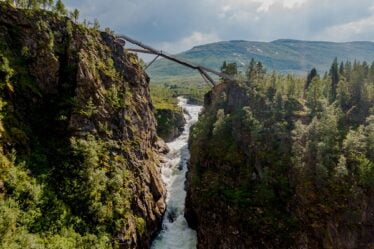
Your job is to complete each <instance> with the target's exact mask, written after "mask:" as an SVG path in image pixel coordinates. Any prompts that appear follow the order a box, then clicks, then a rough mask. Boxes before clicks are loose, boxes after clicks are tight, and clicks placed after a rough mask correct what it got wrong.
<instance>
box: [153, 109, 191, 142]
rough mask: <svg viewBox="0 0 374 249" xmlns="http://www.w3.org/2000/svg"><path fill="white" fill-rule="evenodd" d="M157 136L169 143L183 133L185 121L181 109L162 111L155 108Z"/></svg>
mask: <svg viewBox="0 0 374 249" xmlns="http://www.w3.org/2000/svg"><path fill="white" fill-rule="evenodd" d="M155 114H156V119H157V134H158V135H159V136H160V137H161V138H162V139H163V140H165V142H171V141H173V140H174V139H175V138H177V137H178V136H179V135H180V134H182V132H183V128H184V125H185V123H186V120H185V119H184V116H183V110H182V108H177V109H176V110H175V109H167V108H165V109H163V108H157V107H156V113H155Z"/></svg>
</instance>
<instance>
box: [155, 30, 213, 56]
mask: <svg viewBox="0 0 374 249" xmlns="http://www.w3.org/2000/svg"><path fill="white" fill-rule="evenodd" d="M218 40H220V39H219V37H218V36H217V35H216V34H215V33H202V32H193V33H192V34H191V35H190V36H187V37H184V38H182V39H180V40H179V41H175V42H162V43H160V44H158V48H159V49H161V50H165V51H166V52H168V53H177V52H180V51H184V50H187V49H190V48H192V47H193V46H198V45H202V44H207V43H211V42H215V41H218ZM156 46H157V45H156Z"/></svg>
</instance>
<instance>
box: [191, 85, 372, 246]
mask: <svg viewBox="0 0 374 249" xmlns="http://www.w3.org/2000/svg"><path fill="white" fill-rule="evenodd" d="M277 101H278V102H277V103H278V104H277V105H273V106H272V105H271V104H270V103H271V102H270V101H269V100H267V97H266V96H265V95H261V94H260V93H259V92H256V91H255V90H253V89H252V90H251V89H248V87H245V86H241V85H239V84H236V83H225V84H220V85H217V86H216V87H215V88H214V89H213V90H212V91H211V92H209V93H208V94H207V95H206V97H205V104H204V111H203V113H202V114H201V117H200V119H199V122H198V123H197V124H196V125H195V126H194V127H193V128H192V133H191V137H190V145H189V146H190V150H191V160H190V165H189V168H190V170H189V173H188V193H187V200H186V205H187V208H186V214H185V215H186V218H187V220H188V222H189V224H190V226H191V227H193V228H195V229H196V230H197V234H198V248H199V249H213V248H214V249H224V248H225V249H226V248H230V249H250V248H256V249H257V248H268V249H270V248H278V249H280V248H284V249H290V248H295V249H316V248H321V249H322V248H326V249H327V248H344V249H348V248H349V249H353V248H357V249H361V248H362V249H363V248H373V246H374V234H373V231H374V215H373V207H372V205H371V204H370V203H372V202H373V188H372V187H365V186H363V185H362V184H360V180H357V179H358V178H357V176H356V175H354V174H353V173H352V174H351V175H349V176H347V175H346V176H341V175H339V174H337V173H336V171H338V170H337V169H335V170H334V171H332V173H329V178H328V179H326V178H324V177H323V176H319V177H318V178H314V177H315V175H318V174H319V173H318V172H314V171H312V170H313V168H315V166H313V165H312V169H306V166H304V167H305V168H300V166H297V161H296V159H295V158H297V157H296V156H295V153H296V152H295V151H297V150H296V149H295V148H297V147H298V146H304V145H302V144H303V143H305V141H306V140H305V138H302V139H296V138H295V137H297V136H296V135H297V131H298V130H297V128H295V123H296V121H299V122H300V123H299V126H300V125H302V124H304V125H305V126H308V125H310V124H311V125H313V122H311V119H310V118H308V117H305V116H302V117H301V116H297V115H295V114H294V113H296V112H299V113H300V112H302V111H303V106H302V105H301V104H300V103H298V102H297V101H295V100H294V99H283V100H282V99H279V100H277ZM281 106H282V107H281ZM287 106H288V107H287ZM286 107H287V108H289V109H292V110H291V111H288V112H287V110H286V109H283V108H286ZM314 122H316V120H315V121H314ZM321 122H322V121H321ZM329 126H333V123H332V122H331V123H329ZM320 144H321V143H320ZM301 158H302V156H301ZM304 160H305V162H307V159H304ZM306 164H307V163H305V165H306ZM307 170H310V171H307ZM333 172H335V173H333Z"/></svg>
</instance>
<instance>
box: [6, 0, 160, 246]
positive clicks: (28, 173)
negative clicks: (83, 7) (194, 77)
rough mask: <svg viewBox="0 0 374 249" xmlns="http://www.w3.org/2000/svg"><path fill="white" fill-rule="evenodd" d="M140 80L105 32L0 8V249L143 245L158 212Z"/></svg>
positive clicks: (148, 108) (147, 109) (152, 133)
mask: <svg viewBox="0 0 374 249" xmlns="http://www.w3.org/2000/svg"><path fill="white" fill-rule="evenodd" d="M148 83H149V79H148V77H147V75H146V74H145V72H144V71H143V69H142V67H141V66H140V64H139V63H138V59H137V57H136V56H135V55H133V54H130V53H127V52H126V51H124V49H123V48H122V47H121V46H120V45H118V44H117V43H116V42H115V39H114V37H112V36H111V35H109V34H107V33H100V32H99V31H96V30H94V29H88V28H86V27H84V26H82V25H78V24H75V23H73V22H72V21H70V20H69V19H68V18H66V17H60V16H57V15H56V14H52V13H49V12H45V11H31V10H17V9H14V8H12V7H10V6H8V5H6V4H3V3H0V88H1V92H0V108H1V114H0V118H1V123H0V152H1V153H0V155H1V160H0V247H1V248H20V247H22V246H23V247H24V248H112V247H113V248H148V247H149V244H150V240H151V237H152V235H153V234H154V233H155V231H157V229H158V226H159V224H160V220H161V217H162V214H163V211H164V209H165V204H164V194H165V191H164V188H163V185H162V183H161V180H160V175H159V169H158V163H159V161H158V160H159V159H158V157H159V156H158V152H157V151H159V150H162V148H159V147H157V144H159V143H157V142H158V141H157V134H156V120H155V117H154V115H153V111H154V108H153V106H152V103H151V100H150V93H149V86H148Z"/></svg>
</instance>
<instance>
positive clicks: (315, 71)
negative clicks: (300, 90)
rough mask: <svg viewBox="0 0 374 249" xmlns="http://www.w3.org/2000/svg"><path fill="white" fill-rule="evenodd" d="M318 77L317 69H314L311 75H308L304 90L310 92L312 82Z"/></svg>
mask: <svg viewBox="0 0 374 249" xmlns="http://www.w3.org/2000/svg"><path fill="white" fill-rule="evenodd" d="M316 76H317V70H316V69H315V68H313V69H312V70H311V71H310V73H309V74H308V77H307V79H306V82H305V85H304V90H305V91H306V90H308V88H309V86H310V83H311V82H312V80H313V79H314V77H316Z"/></svg>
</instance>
